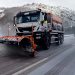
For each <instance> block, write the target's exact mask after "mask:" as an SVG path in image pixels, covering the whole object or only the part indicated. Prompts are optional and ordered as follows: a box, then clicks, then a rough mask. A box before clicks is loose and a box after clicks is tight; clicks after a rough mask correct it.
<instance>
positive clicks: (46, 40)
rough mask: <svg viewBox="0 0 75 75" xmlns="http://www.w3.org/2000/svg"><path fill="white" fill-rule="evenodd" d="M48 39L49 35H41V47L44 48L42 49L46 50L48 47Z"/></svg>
mask: <svg viewBox="0 0 75 75" xmlns="http://www.w3.org/2000/svg"><path fill="white" fill-rule="evenodd" d="M50 41H51V40H50V37H49V36H46V35H45V36H44V37H43V48H44V49H46V50H47V49H49V47H50Z"/></svg>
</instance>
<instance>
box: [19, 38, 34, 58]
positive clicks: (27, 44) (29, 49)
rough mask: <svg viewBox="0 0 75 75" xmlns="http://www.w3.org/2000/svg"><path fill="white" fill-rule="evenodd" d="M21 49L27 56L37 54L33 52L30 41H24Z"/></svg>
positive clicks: (21, 43)
mask: <svg viewBox="0 0 75 75" xmlns="http://www.w3.org/2000/svg"><path fill="white" fill-rule="evenodd" d="M20 47H21V49H22V53H23V55H25V56H32V57H34V56H35V53H34V52H32V45H31V42H30V41H29V40H28V39H24V40H22V41H21V42H20Z"/></svg>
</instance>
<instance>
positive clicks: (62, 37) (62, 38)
mask: <svg viewBox="0 0 75 75" xmlns="http://www.w3.org/2000/svg"><path fill="white" fill-rule="evenodd" d="M63 41H64V36H63V35H61V38H60V43H61V44H63Z"/></svg>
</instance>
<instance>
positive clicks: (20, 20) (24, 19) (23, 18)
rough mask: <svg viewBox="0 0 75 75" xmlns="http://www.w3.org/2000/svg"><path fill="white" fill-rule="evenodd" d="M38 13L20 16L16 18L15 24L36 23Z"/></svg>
mask: <svg viewBox="0 0 75 75" xmlns="http://www.w3.org/2000/svg"><path fill="white" fill-rule="evenodd" d="M39 17H40V13H39V12H36V13H28V14H25V13H24V14H20V15H19V16H16V23H17V24H20V23H27V22H37V21H38V20H39Z"/></svg>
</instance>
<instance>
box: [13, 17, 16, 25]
mask: <svg viewBox="0 0 75 75" xmlns="http://www.w3.org/2000/svg"><path fill="white" fill-rule="evenodd" d="M13 25H14V26H16V18H15V17H14V18H13Z"/></svg>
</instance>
